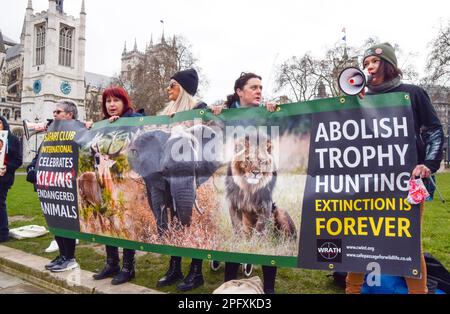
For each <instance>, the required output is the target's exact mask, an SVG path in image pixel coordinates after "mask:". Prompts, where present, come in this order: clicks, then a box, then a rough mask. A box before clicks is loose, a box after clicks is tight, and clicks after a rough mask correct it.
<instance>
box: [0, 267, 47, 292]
mask: <svg viewBox="0 0 450 314" xmlns="http://www.w3.org/2000/svg"><path fill="white" fill-rule="evenodd" d="M48 293H51V292H49V291H47V290H44V289H42V288H40V287H37V286H34V285H32V284H31V283H29V282H26V281H24V280H22V279H20V278H18V277H15V276H12V275H9V274H6V273H3V272H0V294H48Z"/></svg>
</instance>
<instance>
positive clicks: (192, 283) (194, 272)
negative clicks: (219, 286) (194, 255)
mask: <svg viewBox="0 0 450 314" xmlns="http://www.w3.org/2000/svg"><path fill="white" fill-rule="evenodd" d="M204 283H205V281H204V280H203V274H202V260H199V259H192V263H191V269H190V270H189V274H188V275H187V276H186V278H184V280H183V281H182V282H180V283H179V284H178V285H177V289H178V290H179V291H189V290H192V289H195V288H198V287H200V286H202V285H203V284H204Z"/></svg>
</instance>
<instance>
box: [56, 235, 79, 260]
mask: <svg viewBox="0 0 450 314" xmlns="http://www.w3.org/2000/svg"><path fill="white" fill-rule="evenodd" d="M55 240H56V242H57V243H58V247H59V255H60V256H64V257H65V258H67V259H72V258H75V246H76V244H77V243H76V241H77V240H74V239H68V238H63V237H58V236H55Z"/></svg>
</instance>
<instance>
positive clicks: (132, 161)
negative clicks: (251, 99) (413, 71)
mask: <svg viewBox="0 0 450 314" xmlns="http://www.w3.org/2000/svg"><path fill="white" fill-rule="evenodd" d="M412 121H413V119H412V111H411V104H410V100H409V96H408V95H407V94H403V93H397V94H386V95H377V96H371V97H366V98H365V99H364V100H360V99H358V98H357V97H342V98H332V99H322V100H315V101H310V102H305V103H298V104H287V105H282V106H280V107H279V108H278V110H277V111H276V112H274V113H270V112H268V111H267V110H266V109H265V108H248V109H237V110H231V109H230V110H224V112H223V113H222V114H221V115H220V116H218V117H216V116H214V115H213V114H212V113H211V112H210V111H209V110H195V111H188V112H181V113H179V114H176V115H175V116H174V117H167V116H158V117H138V118H122V119H119V120H118V121H117V122H115V123H109V121H102V122H100V123H96V124H95V125H94V128H93V129H92V130H85V129H84V128H83V127H82V126H80V125H79V124H78V125H77V124H76V123H75V122H58V123H54V124H53V125H52V126H51V127H50V130H49V132H48V133H47V134H46V136H45V139H44V142H43V145H42V148H41V151H40V155H39V158H38V184H37V187H38V195H39V197H40V200H41V206H42V210H43V213H44V215H45V217H46V219H47V223H48V224H49V228H50V230H51V231H52V232H53V233H55V234H57V235H60V236H64V237H71V238H78V239H83V240H87V241H92V242H97V243H104V244H108V245H113V246H118V247H126V248H130V249H137V250H141V251H150V252H156V253H161V254H168V255H176V256H189V257H193V258H200V259H206V260H217V261H230V262H245V263H252V264H263V265H274V266H280V267H304V268H312V269H329V270H340V271H357V272H365V271H366V267H367V264H368V263H370V262H373V261H376V262H378V263H380V265H381V267H382V269H383V273H386V274H393V275H403V276H410V277H417V276H420V261H419V255H420V240H419V239H420V222H419V208H418V205H416V206H412V205H410V204H408V203H407V202H406V201H405V199H406V197H407V194H408V181H409V179H410V173H411V171H412V169H413V168H414V166H415V165H416V147H415V138H414V130H413V122H412Z"/></svg>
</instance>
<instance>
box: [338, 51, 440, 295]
mask: <svg viewBox="0 0 450 314" xmlns="http://www.w3.org/2000/svg"><path fill="white" fill-rule="evenodd" d="M363 66H364V70H365V71H367V72H368V74H369V75H370V77H371V80H370V81H369V82H368V85H367V90H365V89H364V90H363V91H362V92H361V93H360V94H359V97H360V98H364V97H365V95H376V94H385V93H395V92H403V93H409V95H410V99H411V105H412V110H413V117H414V130H415V134H414V135H413V136H415V139H416V145H417V160H418V164H417V165H416V167H415V168H414V170H413V171H412V176H414V177H421V178H429V177H430V176H431V174H432V173H434V172H436V171H437V170H438V169H439V167H440V163H441V160H442V146H443V142H444V141H443V140H444V133H443V130H442V125H441V122H440V121H439V118H438V116H437V114H436V111H435V110H434V108H433V105H432V104H431V101H430V98H429V97H428V94H427V92H426V91H425V90H424V89H422V88H421V87H419V86H416V85H410V84H404V83H402V81H401V77H402V72H401V70H400V69H399V68H398V66H397V57H396V55H395V50H394V48H393V47H392V46H391V45H390V44H389V43H382V44H377V45H374V46H372V47H370V48H369V49H367V51H366V52H365V54H364V59H363ZM421 128H422V129H424V130H426V131H425V133H426V134H423V135H421V133H420V129H421ZM423 210H424V204H423V203H422V204H421V207H420V216H421V223H422V219H423ZM421 268H422V277H421V278H420V279H416V278H405V280H406V284H407V286H408V293H410V294H426V293H427V292H428V288H427V269H426V264H425V258H424V256H423V253H422V254H421ZM346 283H347V287H346V293H348V294H355V293H361V287H362V285H363V283H364V274H360V273H348V275H347V280H346Z"/></svg>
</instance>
